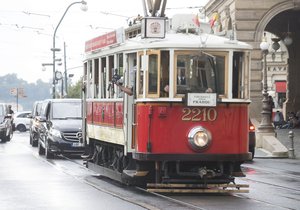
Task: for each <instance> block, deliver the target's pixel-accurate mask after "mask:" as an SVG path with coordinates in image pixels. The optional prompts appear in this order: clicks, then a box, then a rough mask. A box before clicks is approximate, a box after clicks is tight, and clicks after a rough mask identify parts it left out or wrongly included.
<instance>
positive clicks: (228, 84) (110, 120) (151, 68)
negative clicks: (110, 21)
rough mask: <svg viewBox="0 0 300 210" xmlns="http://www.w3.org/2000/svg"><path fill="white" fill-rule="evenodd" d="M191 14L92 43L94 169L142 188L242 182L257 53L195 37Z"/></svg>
mask: <svg viewBox="0 0 300 210" xmlns="http://www.w3.org/2000/svg"><path fill="white" fill-rule="evenodd" d="M186 17H187V16H184V17H183V16H180V15H179V16H177V18H176V17H174V19H165V18H160V17H148V18H144V19H143V20H142V21H141V23H138V24H135V25H132V26H131V27H129V28H127V29H126V30H122V29H119V30H116V31H113V32H111V33H108V34H106V35H104V36H100V37H97V38H94V39H92V40H90V41H87V42H86V59H85V61H84V78H85V79H84V85H85V86H84V88H83V89H84V93H83V97H84V110H85V111H84V115H85V121H84V136H85V137H86V139H85V143H86V148H87V149H88V150H89V154H88V155H87V156H86V161H87V167H88V168H90V169H92V170H94V171H97V172H99V173H101V174H105V175H106V176H108V177H111V178H113V179H116V180H119V181H121V182H125V183H129V184H142V185H144V184H146V183H155V184H174V183H182V184H223V183H230V182H233V181H234V177H237V176H243V173H242V171H241V168H240V165H241V164H242V163H243V162H244V161H246V160H250V159H251V153H249V151H248V135H249V133H248V126H249V118H248V117H249V116H248V105H249V103H250V99H249V92H250V91H249V87H250V83H249V81H250V79H249V77H250V73H249V68H250V51H251V47H250V46H249V45H248V44H246V43H243V42H239V41H237V40H232V39H228V38H226V37H222V36H216V35H213V34H206V33H200V32H199V33H197V27H195V26H194V25H193V21H192V17H191V16H188V17H189V18H186ZM189 19H190V22H191V24H190V26H189V27H190V28H182V27H183V25H186V24H182V23H181V20H185V21H189ZM171 23H172V24H171ZM171 26H172V27H171ZM143 27H145V29H143ZM147 27H150V28H147ZM151 27H152V28H151ZM153 27H154V28H153ZM141 28H142V29H141Z"/></svg>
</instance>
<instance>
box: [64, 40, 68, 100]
mask: <svg viewBox="0 0 300 210" xmlns="http://www.w3.org/2000/svg"><path fill="white" fill-rule="evenodd" d="M66 58H67V55H66V42H64V67H65V90H66V95H68V73H67V61H66Z"/></svg>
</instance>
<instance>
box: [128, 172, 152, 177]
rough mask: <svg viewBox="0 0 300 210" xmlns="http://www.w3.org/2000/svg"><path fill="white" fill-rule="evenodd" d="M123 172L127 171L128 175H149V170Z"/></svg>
mask: <svg viewBox="0 0 300 210" xmlns="http://www.w3.org/2000/svg"><path fill="white" fill-rule="evenodd" d="M123 173H125V174H126V175H127V176H130V177H137V176H138V177H140V176H147V174H148V173H149V171H137V170H123Z"/></svg>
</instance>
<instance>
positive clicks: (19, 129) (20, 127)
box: [17, 124, 27, 132]
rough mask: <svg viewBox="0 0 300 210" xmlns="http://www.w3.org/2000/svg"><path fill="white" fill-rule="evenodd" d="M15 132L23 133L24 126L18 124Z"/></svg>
mask: <svg viewBox="0 0 300 210" xmlns="http://www.w3.org/2000/svg"><path fill="white" fill-rule="evenodd" d="M17 130H18V131H20V132H25V131H26V130H27V129H26V126H25V125H24V124H19V125H17Z"/></svg>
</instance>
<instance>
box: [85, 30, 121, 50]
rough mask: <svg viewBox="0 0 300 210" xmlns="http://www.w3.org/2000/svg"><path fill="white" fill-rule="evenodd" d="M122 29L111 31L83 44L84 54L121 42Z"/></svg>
mask: <svg viewBox="0 0 300 210" xmlns="http://www.w3.org/2000/svg"><path fill="white" fill-rule="evenodd" d="M123 31H124V29H123V28H119V29H117V30H115V31H111V32H109V33H106V34H104V35H101V36H98V37H96V38H93V39H91V40H88V41H86V42H85V52H86V53H87V52H92V51H96V50H99V49H101V48H104V47H108V46H111V45H114V44H118V43H122V42H123Z"/></svg>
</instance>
